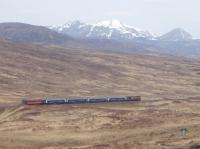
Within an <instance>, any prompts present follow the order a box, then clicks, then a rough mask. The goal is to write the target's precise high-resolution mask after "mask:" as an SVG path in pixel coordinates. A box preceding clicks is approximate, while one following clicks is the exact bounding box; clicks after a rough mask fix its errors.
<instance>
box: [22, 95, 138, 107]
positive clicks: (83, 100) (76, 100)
mask: <svg viewBox="0 0 200 149" xmlns="http://www.w3.org/2000/svg"><path fill="white" fill-rule="evenodd" d="M128 101H141V97H140V96H116V97H103V98H58V99H33V100H23V101H22V102H23V104H26V105H51V104H73V103H74V104H75V103H102V102H128Z"/></svg>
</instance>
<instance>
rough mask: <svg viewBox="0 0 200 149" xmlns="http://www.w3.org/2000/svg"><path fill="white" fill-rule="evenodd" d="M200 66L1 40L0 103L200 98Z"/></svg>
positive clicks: (193, 62)
mask: <svg viewBox="0 0 200 149" xmlns="http://www.w3.org/2000/svg"><path fill="white" fill-rule="evenodd" d="M199 69H200V68H199V62H198V61H189V60H186V59H180V58H177V57H163V56H150V55H145V54H143V55H140V54H122V53H113V52H100V51H96V50H85V49H73V48H71V49H66V48H61V47H58V46H36V45H25V44H23V45H22V44H16V43H12V42H8V41H0V83H1V86H0V92H1V93H0V102H1V103H6V102H14V101H18V102H20V101H21V99H29V98H39V97H41V98H44V97H49V98H50V97H68V96H113V95H142V96H143V98H144V99H151V98H154V99H155V98H167V97H178V96H181V97H182V96H186V97H188V96H196V95H198V94H199V85H198V84H199V82H200V80H199V73H200V72H199Z"/></svg>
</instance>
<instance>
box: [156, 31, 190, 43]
mask: <svg viewBox="0 0 200 149" xmlns="http://www.w3.org/2000/svg"><path fill="white" fill-rule="evenodd" d="M159 39H160V40H164V41H188V40H192V35H190V33H188V32H186V31H185V30H184V29H182V28H176V29H173V30H172V31H170V32H168V33H166V34H164V35H162V36H160V37H159Z"/></svg>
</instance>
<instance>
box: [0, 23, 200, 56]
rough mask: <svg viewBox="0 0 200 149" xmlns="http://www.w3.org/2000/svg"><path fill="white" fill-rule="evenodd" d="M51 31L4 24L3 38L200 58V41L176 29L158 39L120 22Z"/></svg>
mask: <svg viewBox="0 0 200 149" xmlns="http://www.w3.org/2000/svg"><path fill="white" fill-rule="evenodd" d="M49 28H50V29H49ZM49 28H47V27H43V26H35V25H29V24H23V23H0V38H3V39H6V40H10V41H14V42H18V43H25V44H27V43H28V44H29V43H31V44H32V43H34V44H46V45H59V46H63V47H66V48H80V49H98V50H105V51H108V50H109V51H118V52H126V53H127V52H128V53H142V54H144V53H150V54H151V53H155V52H156V53H165V54H170V55H178V56H185V57H198V58H199V57H200V40H197V39H193V38H192V36H191V35H190V34H189V33H187V32H186V31H184V30H183V29H174V30H172V31H170V32H169V33H167V34H165V35H162V36H160V37H156V36H153V35H152V34H151V33H149V32H148V31H143V30H141V29H138V28H134V27H131V26H128V25H124V24H123V23H121V22H120V21H117V20H111V21H103V22H100V23H97V24H87V23H82V22H80V21H73V22H70V23H67V24H65V25H63V26H57V27H56V26H54V27H49Z"/></svg>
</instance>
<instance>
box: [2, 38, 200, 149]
mask: <svg viewBox="0 0 200 149" xmlns="http://www.w3.org/2000/svg"><path fill="white" fill-rule="evenodd" d="M199 64H200V63H199V61H194V60H187V59H181V58H176V57H168V56H165V57H164V56H153V55H152V56H150V55H126V54H120V53H108V52H107V53H106V52H97V51H93V50H82V49H63V48H60V47H54V46H48V47H42V46H33V45H32V46H31V45H18V44H14V43H9V42H7V41H1V42H0V83H1V85H0V103H1V106H0V134H1V135H0V142H1V143H0V148H2V149H4V148H6V149H7V148H9V149H10V148H11V149H12V148H13V149H14V148H19V149H23V148H25V149H31V148H33V149H35V148H41V149H62V148H63V149H64V148H65V149H66V148H71V149H72V148H73V149H75V148H76V149H78V148H79V149H107V148H111V149H132V148H136V149H138V148H144V149H146V148H148V149H157V148H158V149H160V148H166V149H167V148H170V149H171V148H184V147H185V148H191V147H192V145H194V144H195V143H198V142H199V141H200V138H199V133H200V131H199V130H200V129H199V127H200V126H199V123H200V111H199V108H200V106H199V99H200V94H199V90H200V86H199V82H200V79H199V73H200V71H199V70H200V65H199ZM112 95H141V96H142V97H143V101H142V102H140V103H134V102H133V103H112V104H111V103H107V104H89V105H88V104H83V105H60V106H23V105H21V104H20V103H21V100H22V99H29V98H38V97H41V98H44V97H57V98H58V97H69V96H112ZM181 128H187V129H188V130H189V131H188V133H187V134H186V135H185V136H182V135H181V133H180V129H181Z"/></svg>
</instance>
